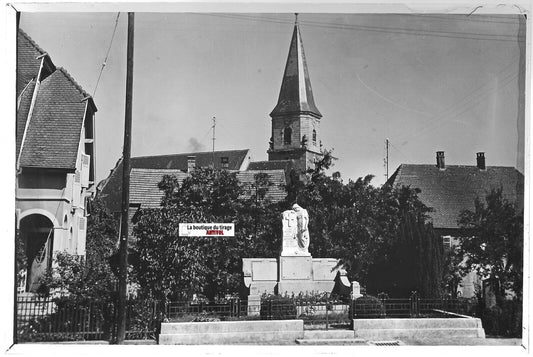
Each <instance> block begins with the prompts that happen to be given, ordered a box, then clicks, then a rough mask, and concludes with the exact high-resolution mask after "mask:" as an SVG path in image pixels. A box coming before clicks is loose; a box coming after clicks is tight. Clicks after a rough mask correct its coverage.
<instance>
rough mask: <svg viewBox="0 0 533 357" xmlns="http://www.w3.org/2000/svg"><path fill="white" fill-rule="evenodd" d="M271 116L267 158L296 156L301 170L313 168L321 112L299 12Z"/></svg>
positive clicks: (283, 158)
mask: <svg viewBox="0 0 533 357" xmlns="http://www.w3.org/2000/svg"><path fill="white" fill-rule="evenodd" d="M270 116H271V117H272V137H271V139H270V148H269V150H268V160H269V161H277V160H294V162H295V164H296V168H297V169H298V170H299V171H300V172H306V171H307V170H308V169H310V168H314V162H315V160H316V159H319V158H321V157H322V154H321V150H320V149H321V142H320V135H319V132H320V130H319V126H320V118H322V114H321V113H320V111H319V110H318V108H317V107H316V105H315V100H314V98H313V90H312V88H311V81H310V80H309V73H308V70H307V62H306V60H305V54H304V47H303V43H302V37H301V35H300V28H299V25H298V14H296V20H295V24H294V31H293V33H292V40H291V44H290V47H289V55H288V57H287V64H286V65H285V72H284V74H283V80H282V82H281V90H280V93H279V98H278V103H277V105H276V107H275V108H274V110H272V112H271V113H270Z"/></svg>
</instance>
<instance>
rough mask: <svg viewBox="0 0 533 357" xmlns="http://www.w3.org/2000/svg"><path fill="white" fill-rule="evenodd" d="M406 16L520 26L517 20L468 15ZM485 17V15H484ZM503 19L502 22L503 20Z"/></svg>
mask: <svg viewBox="0 0 533 357" xmlns="http://www.w3.org/2000/svg"><path fill="white" fill-rule="evenodd" d="M402 15H406V16H413V17H418V18H428V19H437V20H442V21H465V22H469V23H471V22H478V23H495V24H507V25H518V22H517V21H515V19H512V18H507V19H508V20H512V21H493V20H492V19H493V18H492V17H490V18H489V17H487V18H484V19H481V18H476V17H474V16H467V15H466V14H464V15H462V14H449V15H438V14H427V15H426V14H402ZM477 16H478V17H479V15H477ZM483 17H485V15H483ZM503 19H504V18H501V19H500V20H503Z"/></svg>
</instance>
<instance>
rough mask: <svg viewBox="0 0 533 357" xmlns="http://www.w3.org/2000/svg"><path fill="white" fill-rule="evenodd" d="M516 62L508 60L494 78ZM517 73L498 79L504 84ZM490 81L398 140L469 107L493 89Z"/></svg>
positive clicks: (415, 134)
mask: <svg viewBox="0 0 533 357" xmlns="http://www.w3.org/2000/svg"><path fill="white" fill-rule="evenodd" d="M517 62H518V59H515V60H514V61H512V62H510V63H509V64H507V65H506V66H504V67H502V69H500V70H499V71H498V72H497V73H496V75H495V76H494V78H498V77H500V74H501V73H504V72H506V71H507V70H508V69H509V68H511V66H513V65H514V64H516V63H517ZM517 75H518V74H517V73H514V72H511V73H508V74H505V75H503V76H502V77H501V78H500V79H501V82H502V83H503V84H504V85H506V84H507V81H511V80H512V79H514V77H515V76H517ZM491 83H492V81H490V82H487V83H485V84H483V85H481V86H478V87H476V88H475V89H474V90H472V91H471V92H470V93H469V94H467V95H466V96H464V97H463V99H462V100H461V101H460V102H459V104H455V105H452V106H450V107H449V108H447V109H445V110H444V111H443V112H441V113H440V114H437V115H436V116H435V117H434V118H433V119H431V120H430V121H429V122H426V123H425V125H424V126H423V127H422V128H420V129H419V130H418V131H417V132H415V133H414V134H410V135H407V136H406V135H404V136H402V137H400V138H399V139H398V140H401V141H404V140H408V139H411V138H414V137H417V136H418V135H420V133H422V132H424V131H426V129H429V128H431V127H433V126H434V124H435V123H436V122H437V121H439V120H441V119H443V118H446V117H448V116H450V115H452V114H453V113H454V112H455V111H457V110H462V109H464V107H465V106H466V109H468V108H470V106H468V105H469V104H471V103H476V102H479V101H480V100H481V99H482V98H483V97H484V96H485V95H486V94H487V93H489V92H491V91H493V89H490V88H487V87H488V86H489V85H490V84H491ZM462 112H464V111H461V113H462ZM454 116H456V115H454ZM436 125H441V123H437V124H436Z"/></svg>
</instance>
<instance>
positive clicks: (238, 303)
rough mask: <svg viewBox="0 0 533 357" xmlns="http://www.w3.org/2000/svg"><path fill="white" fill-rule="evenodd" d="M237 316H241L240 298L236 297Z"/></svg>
mask: <svg viewBox="0 0 533 357" xmlns="http://www.w3.org/2000/svg"><path fill="white" fill-rule="evenodd" d="M237 317H238V318H241V299H239V298H237Z"/></svg>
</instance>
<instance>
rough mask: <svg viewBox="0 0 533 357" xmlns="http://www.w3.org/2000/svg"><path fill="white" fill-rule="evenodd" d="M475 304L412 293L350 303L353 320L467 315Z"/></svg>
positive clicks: (385, 295) (367, 298)
mask: <svg viewBox="0 0 533 357" xmlns="http://www.w3.org/2000/svg"><path fill="white" fill-rule="evenodd" d="M474 305H475V303H472V302H469V301H468V300H466V299H451V298H438V299H425V298H420V297H419V296H418V294H417V293H416V292H413V293H412V294H411V296H410V297H409V298H400V299H398V298H389V296H388V295H387V294H384V293H381V294H378V296H377V297H364V298H362V299H358V300H355V301H352V302H351V309H350V310H351V311H353V318H356V319H357V318H424V317H453V316H456V315H457V314H458V315H469V314H470V312H471V311H472V310H473V307H474Z"/></svg>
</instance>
